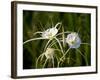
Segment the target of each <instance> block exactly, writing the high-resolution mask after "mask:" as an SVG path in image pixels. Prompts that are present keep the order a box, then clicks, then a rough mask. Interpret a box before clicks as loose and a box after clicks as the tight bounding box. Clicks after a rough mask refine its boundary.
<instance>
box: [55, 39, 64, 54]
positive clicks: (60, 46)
mask: <svg viewBox="0 0 100 80" xmlns="http://www.w3.org/2000/svg"><path fill="white" fill-rule="evenodd" d="M54 38H55V40H57V42H58V44H59V47H60V49H61V51H62V53H63V54H64V52H63V48H62V45H61V43H60V41H59V40H58V39H57V38H56V37H54Z"/></svg>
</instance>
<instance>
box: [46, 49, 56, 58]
mask: <svg viewBox="0 0 100 80" xmlns="http://www.w3.org/2000/svg"><path fill="white" fill-rule="evenodd" d="M44 55H45V56H46V58H47V59H52V58H53V56H54V49H53V48H47V50H46V51H45V52H44Z"/></svg>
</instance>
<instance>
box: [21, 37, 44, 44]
mask: <svg viewBox="0 0 100 80" xmlns="http://www.w3.org/2000/svg"><path fill="white" fill-rule="evenodd" d="M41 39H45V38H42V37H40V38H33V39H29V40H27V41H25V42H24V43H23V45H24V44H26V43H28V42H31V41H34V40H41Z"/></svg>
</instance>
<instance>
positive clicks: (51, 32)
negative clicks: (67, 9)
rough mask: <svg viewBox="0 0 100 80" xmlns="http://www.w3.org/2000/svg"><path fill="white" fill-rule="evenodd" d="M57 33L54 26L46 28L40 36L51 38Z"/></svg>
mask: <svg viewBox="0 0 100 80" xmlns="http://www.w3.org/2000/svg"><path fill="white" fill-rule="evenodd" d="M57 33H58V29H57V28H56V27H53V28H50V29H47V30H46V31H44V32H43V33H42V37H43V38H45V39H52V38H53V37H54V36H55V35H56V34H57Z"/></svg>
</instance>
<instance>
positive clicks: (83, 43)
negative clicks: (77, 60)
mask: <svg viewBox="0 0 100 80" xmlns="http://www.w3.org/2000/svg"><path fill="white" fill-rule="evenodd" d="M81 44H86V45H90V44H89V43H81Z"/></svg>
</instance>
